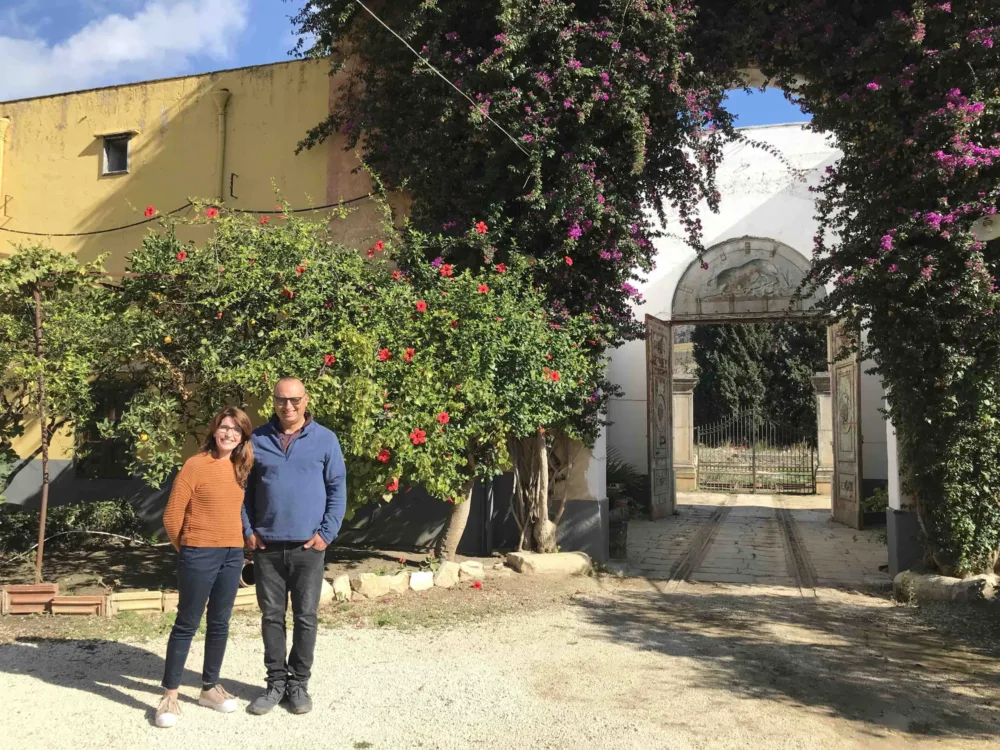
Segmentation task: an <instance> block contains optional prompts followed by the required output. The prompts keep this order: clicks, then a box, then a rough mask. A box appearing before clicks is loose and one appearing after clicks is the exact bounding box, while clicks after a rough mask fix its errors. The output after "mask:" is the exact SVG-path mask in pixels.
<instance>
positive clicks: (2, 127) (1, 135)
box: [0, 117, 10, 204]
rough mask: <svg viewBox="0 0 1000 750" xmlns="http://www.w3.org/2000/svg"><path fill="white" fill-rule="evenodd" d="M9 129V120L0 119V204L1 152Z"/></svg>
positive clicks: (0, 184)
mask: <svg viewBox="0 0 1000 750" xmlns="http://www.w3.org/2000/svg"><path fill="white" fill-rule="evenodd" d="M9 127H10V120H8V119H7V118H6V117H0V204H2V203H3V201H4V197H3V152H4V144H5V143H6V142H7V128H9Z"/></svg>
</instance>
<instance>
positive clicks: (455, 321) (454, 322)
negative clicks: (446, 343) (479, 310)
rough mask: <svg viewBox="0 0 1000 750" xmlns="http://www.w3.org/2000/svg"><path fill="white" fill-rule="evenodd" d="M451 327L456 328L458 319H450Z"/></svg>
mask: <svg viewBox="0 0 1000 750" xmlns="http://www.w3.org/2000/svg"><path fill="white" fill-rule="evenodd" d="M451 327H452V328H458V321H457V320H453V321H451Z"/></svg>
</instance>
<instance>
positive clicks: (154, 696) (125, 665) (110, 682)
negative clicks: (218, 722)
mask: <svg viewBox="0 0 1000 750" xmlns="http://www.w3.org/2000/svg"><path fill="white" fill-rule="evenodd" d="M163 663H164V662H163V657H162V656H160V655H159V654H156V653H153V652H151V651H146V650H145V649H142V648H139V647H137V646H132V645H129V644H127V643H119V642H117V641H105V640H73V639H61V638H18V639H17V640H15V641H14V642H13V643H6V644H0V674H12V675H31V676H32V677H33V678H35V679H38V680H42V681H44V682H47V683H50V684H52V685H58V686H59V687H64V688H70V689H72V690H81V691H83V692H85V693H91V694H92V695H96V696H99V697H101V698H105V699H107V700H110V701H114V702H115V703H120V704H122V705H124V706H128V707H129V708H133V709H135V710H137V711H142V712H144V714H145V715H146V718H147V719H148V720H149V721H150V722H152V720H153V717H154V714H155V713H156V706H157V704H158V703H159V697H160V695H161V694H162V692H163V689H162V688H161V687H160V679H161V678H162V677H163ZM181 684H182V685H186V686H192V685H194V686H200V685H201V673H200V672H195V671H193V670H191V669H185V670H184V677H183V678H182V680H181ZM222 685H223V687H225V688H226V689H227V690H228V691H229V692H231V693H232V694H233V695H235V696H236V697H237V698H238V699H240V700H241V701H250V700H253V699H254V698H255V697H257V696H258V695H259V694H260V693H261V690H262V686H261V685H248V684H246V683H245V682H236V681H233V680H228V679H226V678H225V677H223V679H222ZM126 689H127V690H133V691H138V692H142V693H148V694H149V698H148V700H140V699H136V698H135V697H133V696H131V695H129V694H128V693H126V692H125V690H126ZM180 700H181V703H182V704H183V705H182V708H183V706H184V705H192V706H194V705H197V701H196V700H194V699H193V698H190V697H187V696H185V695H183V694H182V695H181V696H180ZM52 710H53V711H57V710H61V709H59V708H58V707H56V706H53V707H52Z"/></svg>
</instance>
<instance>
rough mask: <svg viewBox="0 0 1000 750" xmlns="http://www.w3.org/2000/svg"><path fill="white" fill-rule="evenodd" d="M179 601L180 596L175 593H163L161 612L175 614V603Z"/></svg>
mask: <svg viewBox="0 0 1000 750" xmlns="http://www.w3.org/2000/svg"><path fill="white" fill-rule="evenodd" d="M179 600H180V594H178V593H177V592H176V591H164V592H163V611H164V612H176V611H177V603H178V602H179Z"/></svg>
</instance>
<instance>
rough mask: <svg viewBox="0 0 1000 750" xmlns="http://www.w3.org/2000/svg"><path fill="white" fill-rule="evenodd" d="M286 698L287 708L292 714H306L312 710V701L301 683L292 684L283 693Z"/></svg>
mask: <svg viewBox="0 0 1000 750" xmlns="http://www.w3.org/2000/svg"><path fill="white" fill-rule="evenodd" d="M285 697H286V698H287V700H288V710H289V711H291V712H292V713H293V714H307V713H309V712H310V711H312V707H313V702H312V698H310V697H309V693H308V692H306V689H305V688H304V687H302V686H301V685H292V686H291V687H289V688H288V691H287V692H286V693H285Z"/></svg>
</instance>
